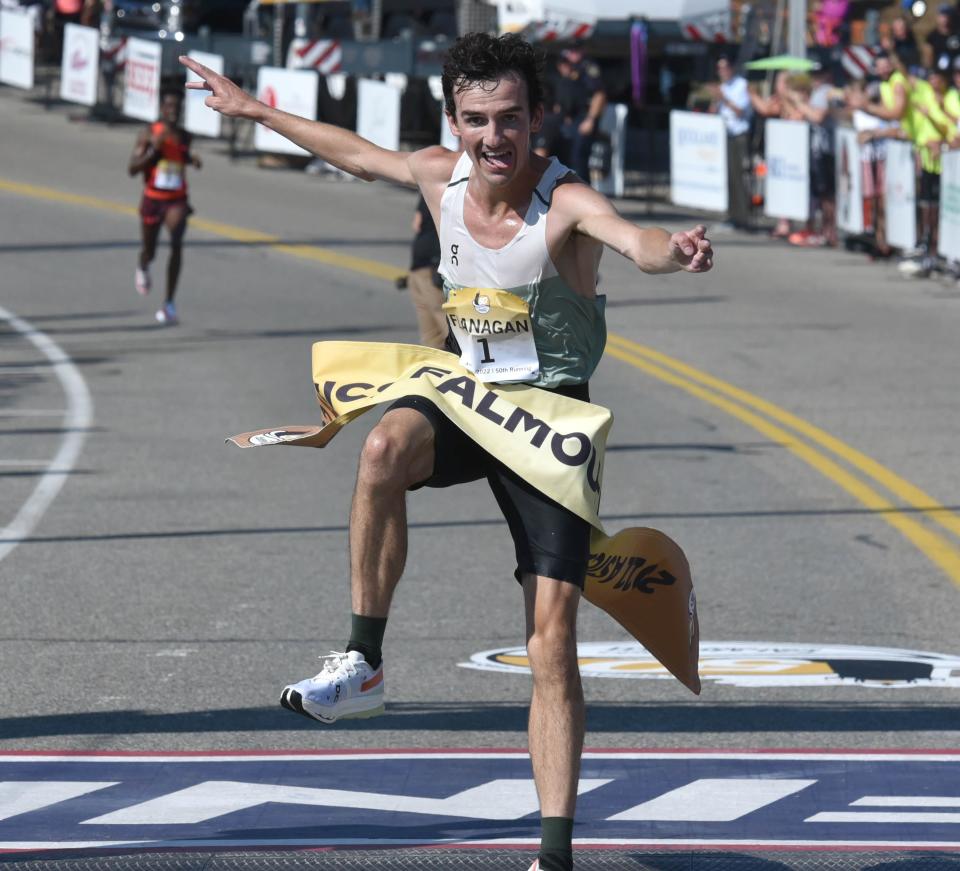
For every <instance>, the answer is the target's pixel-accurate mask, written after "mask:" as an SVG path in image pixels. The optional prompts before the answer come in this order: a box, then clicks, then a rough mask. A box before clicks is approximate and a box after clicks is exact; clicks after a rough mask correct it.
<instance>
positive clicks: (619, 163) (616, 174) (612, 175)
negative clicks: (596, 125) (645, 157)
mask: <svg viewBox="0 0 960 871" xmlns="http://www.w3.org/2000/svg"><path fill="white" fill-rule="evenodd" d="M600 130H601V131H602V132H603V133H606V134H607V136H608V137H609V139H610V172H608V173H607V174H606V175H604V176H601V177H600V179H599V180H598V181H597V182H596V183H595V184H594V187H596V189H597V190H598V191H600V193H602V194H606V195H607V196H608V197H622V196H623V189H624V173H623V168H624V159H625V156H626V152H627V107H626V105H624V104H623V103H615V104H613V105H612V106H609V105H608V106H607V107H606V109H604V110H603V116H602V117H601V118H600Z"/></svg>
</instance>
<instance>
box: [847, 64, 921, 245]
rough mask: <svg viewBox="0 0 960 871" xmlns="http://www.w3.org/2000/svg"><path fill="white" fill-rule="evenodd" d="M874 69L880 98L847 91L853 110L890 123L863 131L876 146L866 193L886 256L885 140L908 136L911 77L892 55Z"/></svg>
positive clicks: (867, 169)
mask: <svg viewBox="0 0 960 871" xmlns="http://www.w3.org/2000/svg"><path fill="white" fill-rule="evenodd" d="M874 70H875V71H876V74H877V76H878V78H879V79H880V99H879V100H870V99H869V98H868V97H867V94H866V92H865V91H863V90H859V89H851V90H849V91H848V93H847V105H848V106H849V107H850V108H851V109H860V110H861V111H863V112H866V113H867V114H868V115H873V116H874V117H875V118H879V119H880V120H881V121H885V122H887V123H886V125H884V126H883V127H877V128H876V129H874V130H869V131H864V132H863V133H861V134H860V141H861V144H862V143H863V142H870V143H872V146H871V147H872V148H873V149H874V157H873V160H872V161H870V163H869V164H868V165H866V166H865V172H866V174H869V176H870V177H869V178H865V179H864V194H865V196H870V192H872V199H873V214H874V221H873V225H874V233H875V235H876V247H877V253H878V254H880V255H882V256H888V255H889V254H890V246H889V245H887V233H886V219H885V208H884V196H883V191H884V184H885V173H884V168H885V158H886V152H885V151H884V149H883V140H884V139H908V138H910V129H911V121H912V115H911V114H910V87H911V83H910V79H908V78H907V77H906V76H905V75H904V74H903V73H902V72H900V71H899V70H898V69H897V68H896V67H895V66H894V63H893V60H892V59H891V58H890V56H889V55H886V54H881V55H880V56H879V57H877V58H875V59H874Z"/></svg>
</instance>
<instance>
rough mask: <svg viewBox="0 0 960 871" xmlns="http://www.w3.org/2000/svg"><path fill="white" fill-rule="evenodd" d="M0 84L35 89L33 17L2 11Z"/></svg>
mask: <svg viewBox="0 0 960 871" xmlns="http://www.w3.org/2000/svg"><path fill="white" fill-rule="evenodd" d="M0 82H4V83H5V84H7V85H13V86H14V87H16V88H26V89H28V90H29V89H30V88H32V87H33V16H31V15H30V14H28V13H26V12H21V11H19V10H16V9H0Z"/></svg>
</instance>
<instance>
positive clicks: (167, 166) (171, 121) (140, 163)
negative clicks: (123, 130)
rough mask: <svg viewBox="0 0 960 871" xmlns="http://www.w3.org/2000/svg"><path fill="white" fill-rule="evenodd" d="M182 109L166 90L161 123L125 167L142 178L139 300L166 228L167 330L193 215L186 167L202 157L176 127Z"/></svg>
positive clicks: (160, 315)
mask: <svg viewBox="0 0 960 871" xmlns="http://www.w3.org/2000/svg"><path fill="white" fill-rule="evenodd" d="M182 105H183V95H182V94H181V93H180V92H179V91H173V90H170V91H164V93H163V94H162V95H161V97H160V120H159V121H155V122H154V123H153V124H151V125H150V126H149V127H144V128H143V130H141V131H140V135H139V136H138V137H137V144H136V145H135V146H134V148H133V154H131V155H130V164H129V166H128V167H127V169H128V172H129V173H130V175H131V176H134V175H138V174H141V173H142V175H143V196H142V198H141V200H140V228H141V239H142V246H141V248H140V255H139V259H138V261H137V269H136V273H135V277H134V284H135V286H136V288H137V293H139V294H140V295H141V296H146V295H147V294H148V293H149V292H150V288H151V286H152V281H151V278H150V264H151V263H152V262H153V258H154V257H155V256H156V253H157V241H158V239H159V238H160V229H161V227H166V228H167V232H168V233H169V234H170V259H169V260H168V261H167V286H166V297H165V299H164V303H163V305H162V306H161V307H160V308H159V309H157V313H156V315H155V317H156V320H157V323H159V324H163V325H165V326H172V325H173V324H176V323H177V322H178V318H177V309H176V306H175V304H174V297H175V296H176V293H177V282H178V281H179V278H180V264H181V260H182V252H183V235H184V233H185V232H186V229H187V218H188V217H189V215H190V213H191V212H192V211H193V210H192V209H191V208H190V203H189V200H188V199H187V165H188V164H189V165H192V166H195V167H196V168H197V169H200V167H201V161H200V158H199V157H197V156H196V155H195V154H192V153H191V151H190V144H191V136H190V134H189V133H188V132H187V131H186V130H184V129H183V128H182V127H181V126H180V110H181V107H182Z"/></svg>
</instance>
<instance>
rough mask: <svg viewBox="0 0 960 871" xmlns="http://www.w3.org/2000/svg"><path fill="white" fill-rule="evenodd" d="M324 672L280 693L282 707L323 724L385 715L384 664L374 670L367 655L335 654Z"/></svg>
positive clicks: (329, 657) (354, 652) (325, 661)
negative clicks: (366, 658) (368, 661)
mask: <svg viewBox="0 0 960 871" xmlns="http://www.w3.org/2000/svg"><path fill="white" fill-rule="evenodd" d="M320 658H321V659H322V660H323V670H322V671H321V672H320V673H319V674H316V675H314V676H313V677H308V678H307V679H306V680H302V681H300V682H299V683H294V684H289V685H288V686H285V687H284V688H283V692H282V693H280V704H281V705H283V706H284V707H285V708H287V709H288V710H291V711H296V712H297V713H298V714H303V715H304V716H305V717H312V718H313V719H315V720H319V721H320V722H321V723H327V724H330V723H335V722H336V721H337V720H346V719H360V718H365V717H376V716H377V715H378V714H382V713H383V663H382V662H381V663H380V667H379V668H377V669H376V670H374V669H372V668H371V667H370V665H369V664H368V663H367V661H366V660H365V659H364V658H363V654H362V653H360V652H359V651H357V650H351V651H350V652H349V653H337V652H336V651H331V652H330V653H329V654H328V655H327V656H322V657H320Z"/></svg>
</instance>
